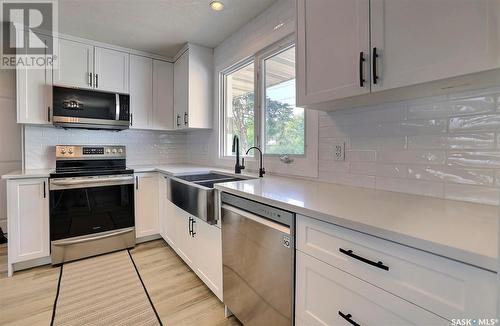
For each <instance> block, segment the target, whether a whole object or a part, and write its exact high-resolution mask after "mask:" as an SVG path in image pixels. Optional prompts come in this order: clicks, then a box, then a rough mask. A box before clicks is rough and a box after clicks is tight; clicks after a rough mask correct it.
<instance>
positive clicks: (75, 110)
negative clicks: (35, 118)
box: [52, 86, 130, 130]
mask: <svg viewBox="0 0 500 326" xmlns="http://www.w3.org/2000/svg"><path fill="white" fill-rule="evenodd" d="M52 101H53V106H52V108H53V109H52V122H53V123H54V125H55V126H58V127H63V128H84V129H110V130H122V129H128V128H129V125H130V109H129V103H130V96H129V95H127V94H117V93H108V92H100V91H94V90H85V89H77V88H67V87H60V86H54V87H52Z"/></svg>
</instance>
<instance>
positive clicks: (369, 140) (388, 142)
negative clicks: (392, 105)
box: [321, 136, 406, 150]
mask: <svg viewBox="0 0 500 326" xmlns="http://www.w3.org/2000/svg"><path fill="white" fill-rule="evenodd" d="M321 141H323V139H322V140H321ZM405 146H406V138H405V137H399V136H398V137H357V136H354V137H351V138H350V149H352V150H370V149H371V150H377V149H379V150H380V149H401V150H402V149H405Z"/></svg>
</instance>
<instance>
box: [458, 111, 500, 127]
mask: <svg viewBox="0 0 500 326" xmlns="http://www.w3.org/2000/svg"><path fill="white" fill-rule="evenodd" d="M449 123H450V131H468V130H488V131H490V130H491V131H498V130H500V114H486V115H473V116H463V117H452V118H450V122H449Z"/></svg>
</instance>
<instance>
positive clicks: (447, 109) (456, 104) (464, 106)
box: [408, 96, 495, 119]
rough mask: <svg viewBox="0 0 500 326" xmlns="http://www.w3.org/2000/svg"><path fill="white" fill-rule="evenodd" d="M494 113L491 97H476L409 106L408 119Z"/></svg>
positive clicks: (493, 103)
mask: <svg viewBox="0 0 500 326" xmlns="http://www.w3.org/2000/svg"><path fill="white" fill-rule="evenodd" d="M493 111H495V98H494V97H493V96H478V97H473V98H466V99H461V100H455V101H448V102H441V103H430V104H426V105H421V106H419V105H417V106H410V107H409V108H408V119H422V118H442V117H448V116H450V115H462V114H477V113H485V112H493Z"/></svg>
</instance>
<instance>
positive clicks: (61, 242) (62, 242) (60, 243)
mask: <svg viewBox="0 0 500 326" xmlns="http://www.w3.org/2000/svg"><path fill="white" fill-rule="evenodd" d="M134 230H135V228H133V227H132V228H126V229H122V230H119V231H116V232H110V233H106V234H101V235H97V236H89V237H82V238H80V239H75V240H58V241H53V242H52V245H54V246H59V247H60V246H69V245H73V244H77V243H82V242H89V241H94V240H100V239H105V238H110V237H114V236H117V235H120V234H124V233H129V232H134Z"/></svg>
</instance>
